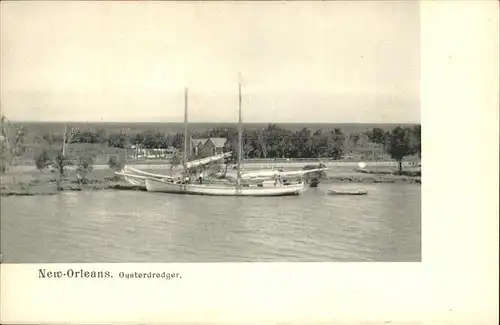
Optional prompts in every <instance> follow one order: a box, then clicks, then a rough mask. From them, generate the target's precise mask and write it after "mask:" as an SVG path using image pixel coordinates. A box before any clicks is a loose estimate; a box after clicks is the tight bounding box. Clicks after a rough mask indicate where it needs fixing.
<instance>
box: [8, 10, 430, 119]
mask: <svg viewBox="0 0 500 325" xmlns="http://www.w3.org/2000/svg"><path fill="white" fill-rule="evenodd" d="M0 5H1V17H0V18H1V20H0V24H1V47H0V51H1V62H0V68H1V70H0V71H1V72H0V73H1V83H0V88H1V98H0V99H1V109H2V113H3V114H5V115H6V117H7V118H9V119H11V120H18V121H103V122H112V121H115V122H132V121H137V122H148V121H151V122H182V121H183V118H184V89H185V88H187V89H188V107H189V110H188V112H189V113H188V114H189V121H193V122H232V121H237V119H238V82H241V83H242V116H243V121H244V122H245V121H246V122H290V123H293V122H298V123H299V122H322V123H328V122H331V123H359V122H361V123H388V122H389V123H390V122H392V123H419V122H420V95H419V83H420V35H419V32H420V19H419V2H418V1H394V2H391V1H373V2H372V1H349V2H340V1H338V2H337V1H333V2H265V3H258V2H243V3H232V2H205V3H189V2H185V3H177V2H136V1H134V2H80V1H71V2H70V1H68V2H64V1H54V2H44V1H27V2H23V1H13V2H5V1H2V2H0Z"/></svg>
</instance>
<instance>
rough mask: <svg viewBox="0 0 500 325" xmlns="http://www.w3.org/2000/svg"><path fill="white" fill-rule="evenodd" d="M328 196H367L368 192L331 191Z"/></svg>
mask: <svg viewBox="0 0 500 325" xmlns="http://www.w3.org/2000/svg"><path fill="white" fill-rule="evenodd" d="M328 194H331V195H366V194H368V191H365V190H357V191H356V190H354V191H340V190H329V191H328Z"/></svg>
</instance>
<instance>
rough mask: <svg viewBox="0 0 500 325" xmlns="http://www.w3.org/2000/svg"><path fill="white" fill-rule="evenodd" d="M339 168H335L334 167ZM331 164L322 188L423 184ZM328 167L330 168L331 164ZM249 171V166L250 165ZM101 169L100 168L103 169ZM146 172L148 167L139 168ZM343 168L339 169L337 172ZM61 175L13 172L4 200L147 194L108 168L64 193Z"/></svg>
mask: <svg viewBox="0 0 500 325" xmlns="http://www.w3.org/2000/svg"><path fill="white" fill-rule="evenodd" d="M305 164H306V163H301V164H298V165H293V166H291V165H286V166H285V165H283V164H276V165H277V166H283V167H291V168H292V167H294V168H300V167H301V166H303V165H305ZM333 164H334V165H335V166H334V165H333ZM333 164H330V167H332V168H331V169H329V170H327V174H326V178H325V179H324V180H322V181H321V184H324V185H327V184H334V183H411V184H420V183H421V177H420V176H408V175H395V174H393V172H394V170H395V169H394V166H393V165H394V164H390V163H389V164H387V163H379V164H377V165H372V166H371V167H367V168H366V169H365V170H362V171H359V170H356V169H355V165H356V164H354V165H353V164H346V163H344V164H339V163H333ZM327 165H328V164H327ZM246 166H247V167H248V165H246ZM99 167H100V168H99ZM136 167H137V168H144V166H136ZM149 167H150V168H149V169H154V172H156V173H164V174H168V173H169V171H170V169H168V168H159V167H165V166H162V165H149ZM252 167H253V168H256V169H258V168H265V167H261V165H259V164H257V165H256V164H252ZM335 167H339V168H335ZM56 178H58V174H57V173H52V172H50V171H44V172H43V173H40V172H39V171H37V170H36V169H31V170H26V169H24V170H23V171H19V170H17V171H16V170H14V171H13V170H10V171H9V172H8V173H7V174H4V175H2V176H1V180H2V181H1V189H0V195H1V196H32V195H54V194H58V193H61V192H67V191H98V190H132V191H141V190H142V191H143V190H144V189H143V188H140V187H137V186H133V185H130V184H129V183H127V182H126V181H125V180H123V179H121V178H120V177H118V176H117V175H115V174H114V170H112V169H109V167H108V166H104V165H103V166H94V170H93V171H92V172H91V173H90V174H89V175H87V179H88V182H87V183H86V184H80V183H78V181H77V179H78V178H77V175H76V171H75V170H71V169H70V170H68V171H67V176H66V177H65V178H64V180H63V181H62V182H61V183H60V186H59V187H60V189H58V188H57V184H56V181H55V180H56ZM321 184H320V186H321Z"/></svg>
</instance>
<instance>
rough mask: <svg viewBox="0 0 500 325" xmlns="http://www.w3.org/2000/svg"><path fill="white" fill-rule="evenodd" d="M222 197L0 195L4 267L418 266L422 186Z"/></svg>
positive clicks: (121, 193)
mask: <svg viewBox="0 0 500 325" xmlns="http://www.w3.org/2000/svg"><path fill="white" fill-rule="evenodd" d="M321 185H323V187H320V188H317V189H309V190H308V191H307V192H306V193H305V194H304V195H302V196H297V197H278V198H249V197H247V198H241V197H240V198H238V197H234V198H223V197H209V196H188V195H169V194H161V193H148V192H132V191H97V192H67V193H62V194H59V195H54V196H32V197H14V196H12V197H3V198H2V199H1V203H2V204H1V250H2V253H3V262H4V263H28V262H29V263H51V262H57V263H63V262H92V263H101V262H108V263H109V262H131V263H132V262H309V261H310V262H312V261H353V262H354V261H356V262H359V261H391V262H403V261H413V262H414V261H421V216H420V214H421V208H420V200H421V193H420V189H421V188H420V186H419V185H415V184H368V185H366V184H338V185H336V186H335V187H336V188H353V187H354V188H357V189H360V188H363V189H367V190H368V191H369V193H368V195H367V196H331V195H327V193H326V192H327V190H328V188H329V187H330V186H331V185H329V184H321Z"/></svg>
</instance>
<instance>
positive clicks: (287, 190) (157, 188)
mask: <svg viewBox="0 0 500 325" xmlns="http://www.w3.org/2000/svg"><path fill="white" fill-rule="evenodd" d="M238 86H239V87H238V90H239V92H238V95H239V96H238V99H239V119H238V126H239V128H238V157H237V178H236V184H235V185H234V186H232V185H212V184H206V185H204V184H192V183H181V184H174V183H172V182H169V181H166V180H162V179H157V178H149V177H147V178H146V179H145V182H146V189H147V190H148V191H150V192H163V193H178V194H193V195H214V196H287V195H299V194H301V193H302V192H303V191H305V187H304V182H302V181H300V182H295V183H290V184H287V185H285V184H283V183H282V182H277V181H276V182H274V186H273V187H267V186H266V187H263V186H262V185H261V186H259V184H254V185H249V184H242V177H241V176H242V173H241V155H242V137H243V136H242V135H243V132H242V121H241V83H239V84H238ZM187 102H188V101H187V89H186V91H185V96H184V150H185V152H186V150H187V138H188V137H187V130H188V128H187V123H188V121H187V116H188V115H187V107H188V105H187ZM183 165H184V178H183V180H185V179H186V176H187V175H186V172H187V168H186V167H187V162H186V158H185V156H184V164H183Z"/></svg>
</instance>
